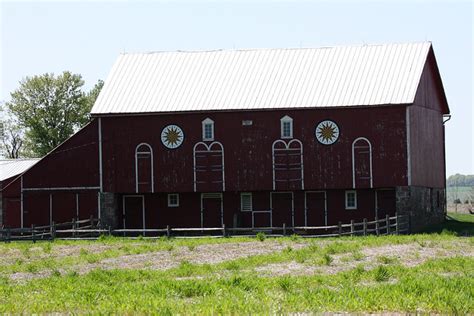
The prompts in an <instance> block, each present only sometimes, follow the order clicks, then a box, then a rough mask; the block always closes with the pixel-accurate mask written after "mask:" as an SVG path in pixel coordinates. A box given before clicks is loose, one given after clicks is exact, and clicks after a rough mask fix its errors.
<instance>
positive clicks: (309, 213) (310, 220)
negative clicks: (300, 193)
mask: <svg viewBox="0 0 474 316" xmlns="http://www.w3.org/2000/svg"><path fill="white" fill-rule="evenodd" d="M305 199H306V200H305V205H306V226H324V225H326V192H323V191H320V192H305Z"/></svg>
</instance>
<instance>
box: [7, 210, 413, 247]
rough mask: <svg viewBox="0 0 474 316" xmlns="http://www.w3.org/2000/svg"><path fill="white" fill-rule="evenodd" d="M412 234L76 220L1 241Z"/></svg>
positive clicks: (360, 228) (386, 229) (394, 224)
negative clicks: (132, 225)
mask: <svg viewBox="0 0 474 316" xmlns="http://www.w3.org/2000/svg"><path fill="white" fill-rule="evenodd" d="M409 231H410V222H409V217H408V216H406V215H395V216H393V217H389V216H388V215H387V216H386V217H385V218H381V219H378V218H375V219H374V220H371V221H369V220H367V219H364V220H363V221H362V222H355V221H353V220H352V221H351V222H350V223H341V222H339V223H338V224H337V225H330V226H295V227H290V226H286V225H285V224H283V226H281V227H258V228H257V227H254V228H244V227H239V228H235V227H234V228H230V227H226V226H225V225H222V227H210V228H178V227H176V228H173V227H170V226H167V227H166V228H159V229H111V228H110V227H106V226H104V225H102V223H101V222H100V220H98V219H96V218H92V217H91V218H89V219H84V220H75V219H73V220H72V221H71V222H67V223H60V224H56V223H54V222H53V223H52V224H51V225H48V226H34V225H32V226H31V227H30V228H1V229H0V241H4V242H10V241H15V240H29V241H33V242H35V241H37V240H54V239H57V238H59V239H97V238H98V237H100V236H101V235H110V236H123V237H138V236H142V237H162V236H167V237H202V236H209V237H232V236H241V237H242V236H255V235H256V234H258V233H265V235H266V236H269V237H270V236H274V237H277V236H288V235H292V234H297V235H300V236H301V237H338V236H367V235H398V234H405V233H408V232H409Z"/></svg>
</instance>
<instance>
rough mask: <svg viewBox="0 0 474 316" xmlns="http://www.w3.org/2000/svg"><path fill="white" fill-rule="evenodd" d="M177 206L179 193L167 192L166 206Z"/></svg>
mask: <svg viewBox="0 0 474 316" xmlns="http://www.w3.org/2000/svg"><path fill="white" fill-rule="evenodd" d="M178 206H179V194H177V193H173V194H168V207H178Z"/></svg>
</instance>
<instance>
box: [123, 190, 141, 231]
mask: <svg viewBox="0 0 474 316" xmlns="http://www.w3.org/2000/svg"><path fill="white" fill-rule="evenodd" d="M123 228H128V229H142V228H145V197H144V196H143V195H124V196H123Z"/></svg>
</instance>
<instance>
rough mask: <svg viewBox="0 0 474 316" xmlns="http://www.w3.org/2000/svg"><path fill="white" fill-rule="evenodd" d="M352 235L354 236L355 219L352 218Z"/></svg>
mask: <svg viewBox="0 0 474 316" xmlns="http://www.w3.org/2000/svg"><path fill="white" fill-rule="evenodd" d="M351 236H354V220H353V219H351Z"/></svg>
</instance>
